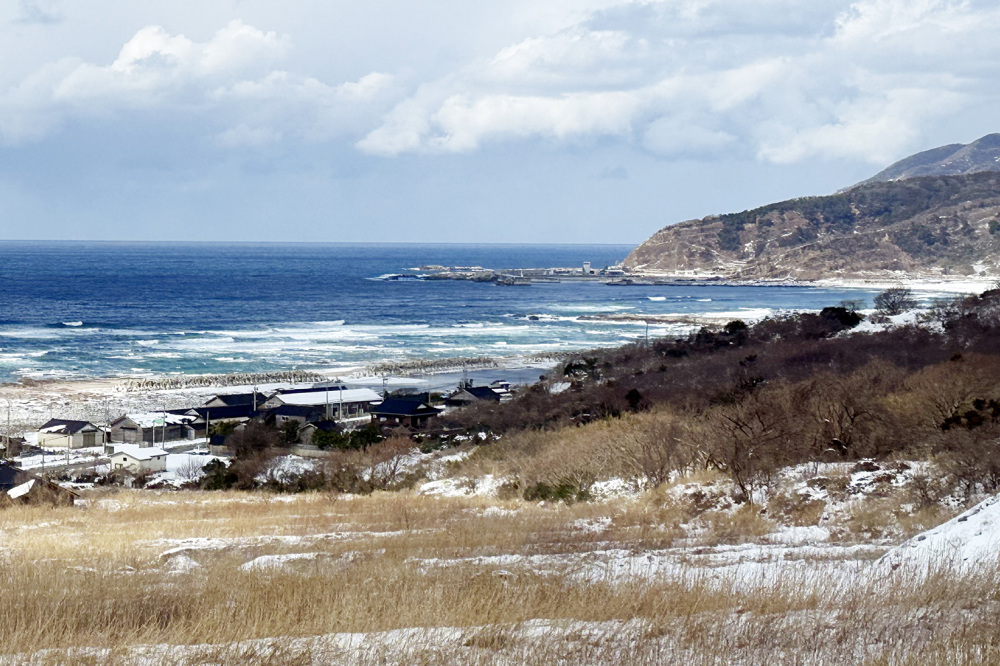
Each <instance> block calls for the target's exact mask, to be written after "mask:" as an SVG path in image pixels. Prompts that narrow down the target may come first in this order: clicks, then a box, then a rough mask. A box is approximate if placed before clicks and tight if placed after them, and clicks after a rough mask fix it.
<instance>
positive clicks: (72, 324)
mask: <svg viewBox="0 0 1000 666" xmlns="http://www.w3.org/2000/svg"><path fill="white" fill-rule="evenodd" d="M62 325H63V326H74V327H76V326H83V322H82V321H64V322H62Z"/></svg>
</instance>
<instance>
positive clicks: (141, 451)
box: [111, 444, 167, 472]
mask: <svg viewBox="0 0 1000 666" xmlns="http://www.w3.org/2000/svg"><path fill="white" fill-rule="evenodd" d="M117 470H128V471H130V472H165V471H166V470H167V452H166V451H164V450H163V449H161V448H157V447H155V446H130V445H127V444H125V445H122V446H116V447H115V452H114V453H112V454H111V471H117Z"/></svg>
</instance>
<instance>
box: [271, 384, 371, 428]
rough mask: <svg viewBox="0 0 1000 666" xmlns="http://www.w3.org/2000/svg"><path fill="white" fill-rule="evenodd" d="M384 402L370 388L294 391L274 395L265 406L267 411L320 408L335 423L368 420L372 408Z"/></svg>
mask: <svg viewBox="0 0 1000 666" xmlns="http://www.w3.org/2000/svg"><path fill="white" fill-rule="evenodd" d="M381 400H382V396H380V395H379V394H378V393H376V392H375V391H373V390H371V389H367V388H362V389H347V388H343V387H329V388H321V389H310V390H305V389H294V390H291V391H283V392H278V393H276V394H274V395H273V396H271V397H270V398H269V399H268V400H267V402H265V403H264V408H265V409H275V408H277V407H281V406H283V405H294V406H298V407H314V408H319V409H320V410H321V412H322V415H323V416H324V417H325V418H327V419H331V420H337V421H349V420H354V419H356V420H367V419H368V417H369V414H371V408H372V404H374V403H377V402H381Z"/></svg>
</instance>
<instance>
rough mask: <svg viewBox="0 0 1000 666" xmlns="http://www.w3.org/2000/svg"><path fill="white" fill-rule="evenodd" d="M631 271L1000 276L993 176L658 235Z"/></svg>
mask: <svg viewBox="0 0 1000 666" xmlns="http://www.w3.org/2000/svg"><path fill="white" fill-rule="evenodd" d="M625 267H626V268H627V269H629V270H631V271H637V272H647V273H659V274H669V275H678V276H691V277H708V276H716V277H723V278H727V279H769V280H774V279H795V280H818V279H824V278H842V279H879V278H881V279H898V277H900V272H905V273H907V274H910V275H916V276H927V277H930V276H940V275H982V274H986V275H998V274H1000V172H997V171H986V172H980V173H973V174H968V175H957V176H928V177H919V178H906V179H901V180H895V181H888V182H870V183H866V184H860V185H858V186H856V187H853V188H851V189H849V190H846V191H844V192H839V193H837V194H833V195H830V196H825V197H807V198H802V199H792V200H790V201H784V202H781V203H776V204H771V205H769V206H763V207H761V208H756V209H754V210H749V211H744V212H742V213H732V214H728V215H716V216H712V217H706V218H704V219H702V220H692V221H688V222H682V223H680V224H676V225H672V226H669V227H666V228H664V229H661V230H660V231H658V232H657V233H655V234H654V235H653V236H652V237H651V238H650V239H649V240H647V241H646V242H645V243H643V244H642V245H640V246H639V247H637V248H636V249H635V250H633V251H632V253H631V254H629V256H628V257H627V258H626V259H625Z"/></svg>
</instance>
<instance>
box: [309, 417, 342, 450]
mask: <svg viewBox="0 0 1000 666" xmlns="http://www.w3.org/2000/svg"><path fill="white" fill-rule="evenodd" d="M342 430H343V428H341V427H340V424H338V423H337V422H336V421H313V422H311V423H307V424H305V425H304V426H302V427H301V428H299V442H300V443H302V444H310V445H311V444H312V443H313V435H315V434H316V432H317V431H322V432H341V431H342Z"/></svg>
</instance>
